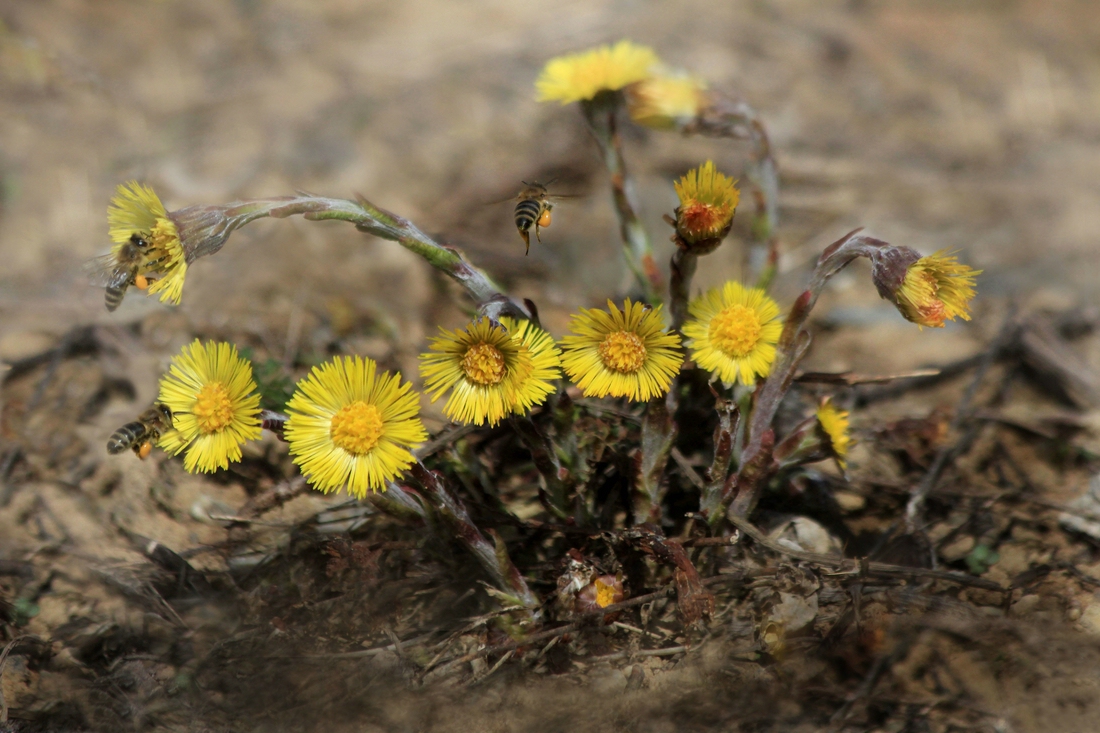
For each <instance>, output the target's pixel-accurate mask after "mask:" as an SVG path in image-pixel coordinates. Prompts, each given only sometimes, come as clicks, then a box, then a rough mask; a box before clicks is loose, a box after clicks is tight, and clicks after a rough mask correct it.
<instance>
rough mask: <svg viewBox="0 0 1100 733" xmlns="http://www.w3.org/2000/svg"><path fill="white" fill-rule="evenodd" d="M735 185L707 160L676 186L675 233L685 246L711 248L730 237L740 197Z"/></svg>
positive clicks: (688, 173)
mask: <svg viewBox="0 0 1100 733" xmlns="http://www.w3.org/2000/svg"><path fill="white" fill-rule="evenodd" d="M736 183H737V182H736V181H734V180H733V179H732V178H730V177H728V176H725V175H723V174H721V173H719V172H718V169H716V168H715V167H714V163H713V161H709V160H708V161H707V162H706V163H704V164H703V165H701V166H699V167H698V168H694V169H692V170H690V171H688V172H687V175H685V176H684V177H683V178H681V179H680V180H679V181H677V182H676V184H675V185H676V195H677V196H679V197H680V206H679V208H677V209H676V233H677V234H678V235H679V236H680V238H681V239H682V240H683V241H684V242H685V243H686V244H688V245H696V244H699V245H709V247H710V248H713V247H717V246H718V244H719V243H721V241H722V239H723V238H725V236H726V235H727V234H729V230H730V226H731V224H732V222H733V214H734V211H736V210H737V202H738V200H739V199H740V197H741V194H740V192H739V191H738V190H737V186H736V185H735V184H736ZM708 251H709V250H708Z"/></svg>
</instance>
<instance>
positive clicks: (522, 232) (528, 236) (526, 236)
mask: <svg viewBox="0 0 1100 733" xmlns="http://www.w3.org/2000/svg"><path fill="white" fill-rule="evenodd" d="M519 235H520V236H521V237H523V242H524V244H526V245H527V251H526V252H524V253H523V254H524V255H528V254H530V253H531V232H528V231H526V230H524V229H521V230H520V232H519ZM539 241H540V242H541V241H542V240H541V239H540V240H539Z"/></svg>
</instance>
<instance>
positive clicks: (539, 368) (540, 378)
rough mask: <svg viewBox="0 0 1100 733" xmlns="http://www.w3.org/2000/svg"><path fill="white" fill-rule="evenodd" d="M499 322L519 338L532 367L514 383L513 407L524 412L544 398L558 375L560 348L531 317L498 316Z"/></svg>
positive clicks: (551, 389) (552, 387)
mask: <svg viewBox="0 0 1100 733" xmlns="http://www.w3.org/2000/svg"><path fill="white" fill-rule="evenodd" d="M500 324H501V325H502V326H504V328H505V329H507V330H508V333H510V334H512V339H513V340H514V341H519V342H520V343H521V344H522V345H523V347H524V348H525V349H527V352H528V353H529V354H530V356H531V371H530V373H528V375H527V376H526V377H525V378H524V379H523V380H522V381H521V382H520V383H518V384H517V385H516V404H515V406H514V407H513V408H512V411H513V412H515V413H517V414H521V415H522V414H524V413H526V412H528V411H529V410H531V409H533V408H535V407H538V406H539V405H541V404H542V403H543V402H545V401H546V398H547V396H549V395H550V393H551V392H553V391H554V389H555V385H554V382H555V381H556V380H558V379H560V378H561V351H560V350H559V349H558V345H557V344H555V343H554V339H553V337H551V336H550V334H548V333H547V332H546V331H543V330H542V329H541V328H539V327H538V326H536V325H535V324H534V323H532V322H531V321H516V320H515V319H512V318H501V319H500Z"/></svg>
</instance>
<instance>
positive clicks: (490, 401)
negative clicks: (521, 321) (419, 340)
mask: <svg viewBox="0 0 1100 733" xmlns="http://www.w3.org/2000/svg"><path fill="white" fill-rule="evenodd" d="M439 330H440V333H441V335H440V336H438V337H436V338H434V339H432V341H431V344H430V347H431V349H432V351H431V352H429V353H426V354H421V355H420V375H421V376H422V377H423V378H424V386H425V388H426V390H427V391H429V392H431V393H432V402H435V401H436V400H438V399H439V398H440V397H442V396H443V393H445V392H447V391H448V390H450V392H451V395H450V397H448V398H447V404H446V405H445V406H444V407H443V413H444V414H445V415H446V416H447V417H448V418H449V419H451V420H454V421H455V422H460V423H465V424H471V423H472V424H474V425H484V424H486V423H488V424H489V425H496V424H497V423H498V422H500V421H501V419H502V418H504V417H505V416H506V415H508V414H509V413H511V412H513V411H516V410H517V408H519V407H520V406H521V405H523V404H535V402H536V401H537V400H538V399H539V397H538V395H539V394H540V392H541V391H542V387H541V385H540V384H539V381H540V380H531V379H530V377H531V376H532V374H533V371H534V361H533V359H532V355H531V352H530V350H529V349H528V348H527V347H526V346H525V345H524V344H523V342H522V341H521V340H518V339H514V338H512V334H511V333H510V332H509V331H508V330H507V329H505V328H504V326H502V325H500V324H496V323H493V322H492V321H491V320H489V319H488V318H482V319H479V320H477V321H475V322H474V323H471V324H470V325H468V326H467V327H466V328H464V329H461V328H460V329H456V330H454V331H448V330H447V329H445V328H440V329H439ZM542 396H543V397H545V393H544V392H542ZM520 409H521V410H522V408H520Z"/></svg>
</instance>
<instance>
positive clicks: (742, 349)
mask: <svg viewBox="0 0 1100 733" xmlns="http://www.w3.org/2000/svg"><path fill="white" fill-rule="evenodd" d="M688 311H689V313H690V315H691V320H689V321H688V322H687V323H685V324H684V328H683V331H684V336H685V338H687V339H688V347H689V348H690V349H691V358H692V359H694V360H695V363H696V364H698V365H699V366H701V367H702V368H704V369H706V370H707V371H709V372H711V373H713V374H714V375H715V376H716V377H718V379H720V380H722V381H723V382H727V383H733V382H735V381H739V382H741V384H754V383H755V382H756V380H757V378H760V377H766V376H767V375H768V372H770V371H771V367H772V362H773V361H774V360H775V345H776V344H777V343H778V342H779V336H780V334H782V332H783V323H782V321H780V319H779V306H778V305H777V304H776V302H775V301H774V300H772V299H771V298H769V297H768V295H767V293H765V292H764V291H763V290H762V289H761V288H746V287H744V286H743V285H741V283H739V282H736V281H730V282H728V283H726V284H725V285H724V286H722V287H721V288H713V289H711V290H708V291H707V292H706V293H704V294H703V295H701V296H699V297H698V298H696V299H695V300H693V301H692V302H691V304H690V305H689V307H688Z"/></svg>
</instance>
